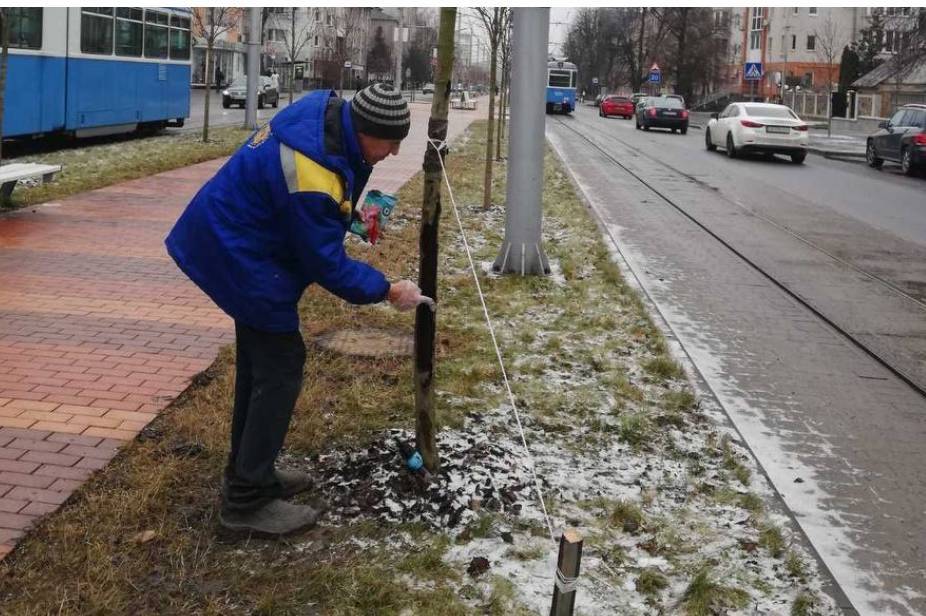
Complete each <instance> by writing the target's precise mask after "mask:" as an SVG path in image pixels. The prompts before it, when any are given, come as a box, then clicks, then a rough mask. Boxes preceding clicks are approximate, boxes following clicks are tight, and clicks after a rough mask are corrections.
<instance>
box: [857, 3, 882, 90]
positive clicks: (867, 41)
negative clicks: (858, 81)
mask: <svg viewBox="0 0 926 616" xmlns="http://www.w3.org/2000/svg"><path fill="white" fill-rule="evenodd" d="M860 34H861V38H860V39H859V41H858V44H857V45H856V47H857V54H858V59H859V62H858V72H859V75H864V74H865V73H867V72H869V71H871V70H872V69H873V68H875V67H876V66H878V65H879V64H881V62H882V61H883V60H881V58H879V57H878V54H879V53H881V48H882V46H883V45H884V15H883V13H882V12H881V11H880V10H877V9H875V10H873V11H872V12H871V18H870V21H869V23H868V27H867V28H862V30H861V32H860Z"/></svg>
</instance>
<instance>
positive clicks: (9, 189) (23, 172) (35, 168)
mask: <svg viewBox="0 0 926 616" xmlns="http://www.w3.org/2000/svg"><path fill="white" fill-rule="evenodd" d="M59 171H61V165H41V164H39V163H13V164H12V165H3V166H2V167H0V199H3V201H4V202H8V201H9V200H10V195H12V194H13V188H15V187H16V182H18V181H19V180H27V179H29V178H37V177H41V178H42V181H43V182H50V181H51V179H52V178H53V177H54V176H55V174H56V173H58V172H59Z"/></svg>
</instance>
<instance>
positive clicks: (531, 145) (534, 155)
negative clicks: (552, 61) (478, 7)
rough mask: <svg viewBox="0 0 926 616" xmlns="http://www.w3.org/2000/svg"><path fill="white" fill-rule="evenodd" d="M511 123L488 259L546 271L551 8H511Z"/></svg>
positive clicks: (506, 269)
mask: <svg viewBox="0 0 926 616" xmlns="http://www.w3.org/2000/svg"><path fill="white" fill-rule="evenodd" d="M511 21H512V23H513V24H514V32H513V34H512V40H511V55H512V64H511V124H510V126H511V129H510V132H509V137H508V139H509V144H508V148H509V149H508V187H507V194H506V204H507V205H506V211H505V241H504V242H503V243H502V247H501V251H500V252H499V254H498V257H496V259H495V263H494V264H493V265H492V269H493V270H495V271H496V272H502V273H518V274H521V275H522V276H525V275H527V274H549V273H550V265H549V263H548V262H547V257H546V255H545V254H544V252H543V246H542V245H541V240H542V238H541V230H542V229H541V227H542V224H543V207H542V201H541V193H542V190H543V155H544V151H545V147H544V146H545V140H544V125H545V123H546V105H545V103H544V101H545V100H546V97H545V95H544V93H545V91H546V75H547V38H548V31H549V28H550V9H549V8H516V9H513V13H512V18H511Z"/></svg>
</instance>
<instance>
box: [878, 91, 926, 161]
mask: <svg viewBox="0 0 926 616" xmlns="http://www.w3.org/2000/svg"><path fill="white" fill-rule="evenodd" d="M879 126H880V128H878V132H876V133H875V134H873V135H871V136H870V137H868V142H867V144H866V146H865V158H866V159H867V160H868V164H869V165H870V166H872V167H874V168H875V169H880V168H881V165H883V164H884V161H885V160H889V161H893V162H897V163H900V167H901V169H903V172H904V173H906V174H907V175H913V174H914V173H916V172H917V170H919V169H923V168H926V105H916V104H911V105H904V106H903V107H901V108H899V109H898V110H897V111H895V112H894V115H892V116H891V119H890V120H888V121H887V122H882V123H881V124H880V125H879Z"/></svg>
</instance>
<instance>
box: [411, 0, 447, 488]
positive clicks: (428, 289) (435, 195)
mask: <svg viewBox="0 0 926 616" xmlns="http://www.w3.org/2000/svg"><path fill="white" fill-rule="evenodd" d="M456 15H457V11H456V9H454V8H442V9H441V10H440V32H439V33H438V44H437V78H436V79H435V80H434V98H433V99H432V100H431V118H430V119H429V120H428V138H429V139H432V140H434V141H436V142H439V143H443V142H444V141H445V140H446V139H447V106H448V101H449V100H450V76H451V74H452V72H453V28H454V22H455V21H456ZM443 156H444V151H443V150H442V151H441V152H438V151H437V150H435V148H434V147H433V146H432V145H431V144H430V143H428V146H427V149H426V150H425V154H424V164H423V165H422V168H423V169H424V195H423V199H422V203H421V232H420V234H419V236H418V250H419V262H418V263H419V265H418V286H419V287H421V292H422V294H424V295H427V296H428V297H431V298H433V299H434V301H435V302H436V301H437V248H438V245H437V230H438V223H439V222H440V209H441V207H440V198H441V182H442V179H443V176H442V174H441V159H442V158H443ZM436 329H437V313H436V312H435V311H433V310H431V308H430V307H429V306H426V305H424V304H420V305H419V306H418V309H417V311H416V313H415V411H416V417H417V418H416V421H415V445H416V447H417V448H418V451H419V452H420V453H421V458H422V460H423V461H424V466H425V468H427V469H428V470H429V471H430V472H431V473H436V472H437V471H438V470H439V469H440V457H439V456H438V453H437V442H436V440H435V434H434V431H435V424H436V421H435V413H434V336H435V332H436Z"/></svg>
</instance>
